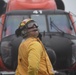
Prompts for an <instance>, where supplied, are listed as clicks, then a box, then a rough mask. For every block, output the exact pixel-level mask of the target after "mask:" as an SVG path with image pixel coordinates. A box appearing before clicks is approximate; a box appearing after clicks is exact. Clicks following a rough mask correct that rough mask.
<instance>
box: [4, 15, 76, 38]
mask: <svg viewBox="0 0 76 75" xmlns="http://www.w3.org/2000/svg"><path fill="white" fill-rule="evenodd" d="M29 17H30V18H32V19H34V20H35V21H36V22H37V24H38V27H39V31H40V32H44V31H45V32H48V31H49V32H60V31H62V32H65V33H68V34H74V35H75V32H74V28H73V26H72V23H71V21H70V19H69V18H68V16H67V15H66V14H61V15H60V14H31V15H8V16H7V17H6V21H5V24H4V30H3V37H5V36H9V35H12V34H15V30H16V29H17V28H18V26H19V24H20V22H21V21H22V20H23V19H26V18H29Z"/></svg>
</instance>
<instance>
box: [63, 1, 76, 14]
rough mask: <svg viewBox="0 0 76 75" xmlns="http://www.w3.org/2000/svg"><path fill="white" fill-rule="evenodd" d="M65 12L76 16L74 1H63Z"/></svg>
mask: <svg viewBox="0 0 76 75" xmlns="http://www.w3.org/2000/svg"><path fill="white" fill-rule="evenodd" d="M63 2H64V4H65V10H66V11H70V12H72V13H74V14H76V0H63Z"/></svg>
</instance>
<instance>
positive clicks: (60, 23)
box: [48, 15, 75, 34]
mask: <svg viewBox="0 0 76 75" xmlns="http://www.w3.org/2000/svg"><path fill="white" fill-rule="evenodd" d="M48 23H49V30H50V32H57V28H59V30H62V31H63V32H65V33H68V34H75V33H74V29H73V27H72V25H71V21H70V19H69V18H68V16H67V15H48ZM56 27H57V28H56Z"/></svg>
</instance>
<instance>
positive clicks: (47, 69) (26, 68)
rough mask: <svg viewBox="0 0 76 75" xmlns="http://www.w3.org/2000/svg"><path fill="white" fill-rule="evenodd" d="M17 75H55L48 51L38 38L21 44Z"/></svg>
mask: <svg viewBox="0 0 76 75" xmlns="http://www.w3.org/2000/svg"><path fill="white" fill-rule="evenodd" d="M16 75H54V71H53V67H52V64H51V62H50V60H49V57H48V55H47V53H46V50H45V48H44V46H43V44H42V42H41V41H40V40H39V39H38V38H28V39H26V40H24V41H23V42H22V43H21V45H20V47H19V55H18V66H17V69H16Z"/></svg>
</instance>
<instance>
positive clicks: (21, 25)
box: [15, 18, 35, 36]
mask: <svg viewBox="0 0 76 75" xmlns="http://www.w3.org/2000/svg"><path fill="white" fill-rule="evenodd" d="M30 22H35V21H34V20H33V19H31V18H28V19H24V20H23V21H22V22H21V23H20V25H19V27H18V29H17V30H16V31H15V34H16V35H17V36H20V35H21V31H22V30H24V29H25V28H27V24H28V23H30Z"/></svg>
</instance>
